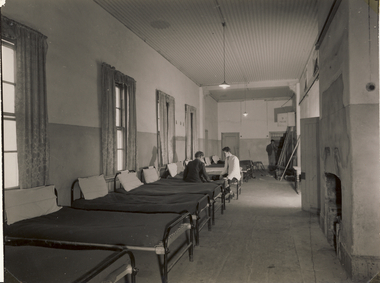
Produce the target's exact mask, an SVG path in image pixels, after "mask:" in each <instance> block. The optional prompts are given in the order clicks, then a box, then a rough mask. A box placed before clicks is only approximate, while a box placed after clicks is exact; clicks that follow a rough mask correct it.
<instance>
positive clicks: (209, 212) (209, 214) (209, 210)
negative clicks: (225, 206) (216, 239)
mask: <svg viewBox="0 0 380 283" xmlns="http://www.w3.org/2000/svg"><path fill="white" fill-rule="evenodd" d="M207 213H208V215H207V216H208V220H207V222H208V230H209V231H211V206H209V207H208V209H207Z"/></svg>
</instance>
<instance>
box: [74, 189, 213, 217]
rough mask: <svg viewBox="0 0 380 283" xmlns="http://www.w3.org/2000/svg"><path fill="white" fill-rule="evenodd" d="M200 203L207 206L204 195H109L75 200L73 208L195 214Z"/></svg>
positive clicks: (201, 205)
mask: <svg viewBox="0 0 380 283" xmlns="http://www.w3.org/2000/svg"><path fill="white" fill-rule="evenodd" d="M198 202H200V207H201V208H203V207H205V206H206V205H207V203H208V199H207V197H205V195H204V194H175V195H163V196H149V195H132V194H120V193H109V194H108V195H106V196H104V197H100V198H96V199H92V200H85V199H78V200H75V201H74V202H73V203H72V204H71V207H73V208H78V209H86V210H107V211H124V212H148V213H152V212H159V213H181V212H183V211H187V212H189V213H191V214H194V213H195V212H196V210H197V207H198Z"/></svg>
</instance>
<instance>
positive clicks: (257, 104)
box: [218, 100, 292, 165]
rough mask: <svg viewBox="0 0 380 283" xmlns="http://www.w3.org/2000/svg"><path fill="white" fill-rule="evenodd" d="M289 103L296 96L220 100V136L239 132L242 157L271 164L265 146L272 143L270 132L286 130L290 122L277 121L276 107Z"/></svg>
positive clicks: (289, 104)
mask: <svg viewBox="0 0 380 283" xmlns="http://www.w3.org/2000/svg"><path fill="white" fill-rule="evenodd" d="M287 106H292V100H290V101H286V100H284V101H282V100H281V101H264V100H250V101H247V102H222V103H221V102H220V103H218V124H219V130H218V135H219V139H221V134H222V133H228V132H239V133H240V154H239V157H240V159H241V160H245V159H249V160H253V161H262V162H263V164H264V165H268V155H267V153H266V150H265V148H266V146H267V145H268V144H269V143H270V135H269V133H270V132H280V133H283V132H285V131H286V126H279V125H278V123H277V122H275V121H276V119H275V114H274V113H275V108H281V107H287ZM245 111H247V113H248V116H247V117H244V116H243V113H244V112H245ZM220 154H221V153H219V155H220Z"/></svg>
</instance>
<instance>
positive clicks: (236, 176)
mask: <svg viewBox="0 0 380 283" xmlns="http://www.w3.org/2000/svg"><path fill="white" fill-rule="evenodd" d="M222 150H223V153H224V156H225V157H226V159H225V161H224V168H223V171H222V173H221V174H220V176H219V179H223V178H224V179H227V180H228V183H230V182H231V181H239V180H240V178H241V174H240V161H239V158H237V156H235V155H233V154H232V153H231V150H230V148H229V147H228V146H226V147H224V148H223V149H222ZM230 193H231V194H232V197H233V196H234V193H233V192H230Z"/></svg>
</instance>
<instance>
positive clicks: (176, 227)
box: [6, 208, 194, 283]
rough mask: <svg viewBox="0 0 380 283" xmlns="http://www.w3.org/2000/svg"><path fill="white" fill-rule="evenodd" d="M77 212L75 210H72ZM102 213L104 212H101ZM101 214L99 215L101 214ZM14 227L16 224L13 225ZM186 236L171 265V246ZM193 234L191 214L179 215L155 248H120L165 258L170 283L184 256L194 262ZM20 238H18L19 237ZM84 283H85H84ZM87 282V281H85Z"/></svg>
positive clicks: (162, 268) (163, 273)
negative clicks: (169, 274)
mask: <svg viewBox="0 0 380 283" xmlns="http://www.w3.org/2000/svg"><path fill="white" fill-rule="evenodd" d="M70 209H73V210H75V209H74V208H70ZM78 210H79V209H78ZM93 212H94V213H98V212H96V211H93ZM100 212H102V211H100ZM100 212H99V213H100ZM110 213H120V214H122V213H123V212H115V211H114V212H110ZM136 214H138V213H136ZM11 225H14V224H11ZM186 231H189V235H190V239H188V235H187V234H186ZM183 234H184V235H186V238H187V243H186V246H181V247H180V248H179V249H181V250H180V251H179V250H178V252H177V251H176V252H175V253H174V254H175V258H171V259H170V261H171V262H170V263H169V257H168V254H169V253H170V249H169V247H170V245H171V244H172V243H173V242H175V240H177V239H178V238H179V237H180V236H181V235H183ZM193 234H194V225H193V218H192V216H191V214H190V213H182V214H179V216H178V217H177V218H175V219H173V220H172V221H171V222H169V223H167V224H166V226H165V232H164V234H163V237H162V240H160V242H159V243H157V244H156V245H155V246H150V247H146V246H131V245H125V244H123V245H120V246H119V247H123V248H124V249H129V250H131V251H134V250H136V251H152V252H155V253H156V255H158V256H163V264H162V263H159V267H160V271H161V280H162V283H168V273H169V272H170V271H171V269H172V268H173V267H174V265H175V264H176V263H177V262H178V261H179V259H180V258H182V256H183V255H184V254H185V253H186V252H188V253H189V261H190V262H192V261H193V251H194V244H193V241H194V239H193ZM6 237H7V239H8V240H9V239H12V238H16V237H10V236H6ZM17 237H18V236H17ZM35 241H36V242H41V241H42V242H54V240H51V239H50V240H49V239H36V240H35ZM56 242H61V243H66V244H68V243H70V242H64V241H56ZM90 245H91V246H93V247H104V246H105V247H110V246H114V245H107V244H100V243H91V244H90ZM82 282H83V281H82ZM84 282H85V281H84Z"/></svg>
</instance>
